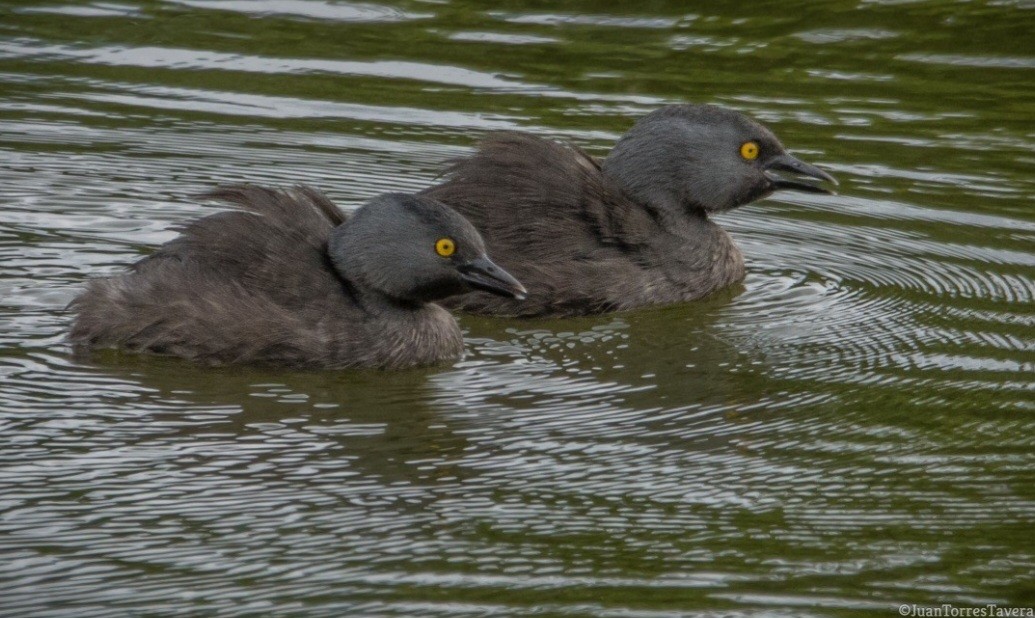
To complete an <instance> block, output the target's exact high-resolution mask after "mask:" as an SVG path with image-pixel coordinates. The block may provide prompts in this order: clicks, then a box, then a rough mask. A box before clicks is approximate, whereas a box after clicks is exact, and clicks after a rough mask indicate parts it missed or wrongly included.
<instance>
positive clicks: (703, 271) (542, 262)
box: [422, 105, 833, 316]
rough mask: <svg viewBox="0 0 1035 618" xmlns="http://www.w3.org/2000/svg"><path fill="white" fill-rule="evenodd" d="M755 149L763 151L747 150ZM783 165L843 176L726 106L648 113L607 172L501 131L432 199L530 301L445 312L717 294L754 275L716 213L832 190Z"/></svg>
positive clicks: (593, 305) (546, 311)
mask: <svg viewBox="0 0 1035 618" xmlns="http://www.w3.org/2000/svg"><path fill="white" fill-rule="evenodd" d="M748 142H752V143H754V144H755V150H754V151H753V152H751V151H742V148H743V146H744V145H745V144H746V143H748ZM742 152H748V153H749V155H750V154H754V155H755V157H752V158H750V159H749V158H747V157H745V156H744V155H743V154H742ZM773 170H784V171H792V172H794V173H798V174H802V175H806V176H811V177H814V178H820V179H826V180H833V179H832V178H831V177H830V176H829V175H828V174H826V173H825V172H822V171H820V170H819V169H818V168H815V167H813V166H811V165H808V164H806V163H803V162H801V161H798V160H797V159H795V158H794V157H792V156H790V155H789V154H787V153H786V151H785V150H784V149H783V146H782V145H781V144H780V143H779V141H778V140H777V139H776V137H775V136H774V135H773V134H772V133H771V132H770V131H769V130H768V129H766V128H765V127H763V126H762V125H760V124H758V123H757V122H754V121H753V120H751V119H749V118H747V117H746V116H744V115H743V114H739V113H737V112H734V111H732V110H728V109H723V108H717V107H713V106H690V105H673V106H668V107H665V108H662V109H660V110H657V111H655V112H653V113H651V114H649V115H648V116H646V117H644V118H643V119H641V120H640V122H638V123H637V124H636V126H634V127H633V128H632V129H631V130H630V131H629V132H628V133H626V135H625V136H624V137H623V138H622V139H621V140H620V141H619V142H618V144H617V145H616V146H615V148H614V149H613V150H612V152H611V154H610V155H609V156H608V157H607V159H606V160H604V161H603V162H601V163H598V162H597V161H596V160H594V159H593V158H592V157H591V156H589V155H588V154H586V153H585V152H583V151H582V150H580V149H579V148H577V147H575V146H570V145H566V144H561V143H558V142H554V141H551V140H546V139H543V138H540V137H536V136H533V135H529V134H525V133H516V132H511V133H497V134H493V135H490V136H489V137H488V138H487V139H486V140H485V141H484V142H482V143H481V145H480V146H479V148H478V150H477V151H476V152H475V153H474V154H473V155H472V156H470V157H468V158H465V159H463V160H460V161H458V162H456V163H455V164H454V165H453V166H452V167H451V168H450V169H449V170H448V174H449V177H448V179H447V180H446V181H445V182H443V183H442V184H440V185H437V186H434V187H431V188H429V189H427V190H425V191H424V192H423V193H422V195H424V196H427V197H431V198H433V199H436V200H439V201H441V202H443V203H445V204H448V205H449V206H451V207H453V208H454V209H456V210H457V211H458V212H459V213H461V214H462V215H464V216H465V217H467V218H468V219H469V220H470V221H471V223H473V224H474V225H475V227H476V228H478V230H479V231H480V232H481V234H482V236H483V238H484V239H485V242H486V244H487V246H488V248H489V251H490V252H491V253H492V254H493V255H494V256H495V257H496V259H497V260H498V261H499V262H500V264H501V265H502V266H503V267H504V268H507V269H508V270H510V271H511V272H513V273H514V274H515V276H517V277H518V278H520V279H521V280H522V281H524V282H525V283H526V284H528V286H529V290H530V294H529V296H528V298H527V299H526V300H522V301H515V300H512V299H504V298H494V297H490V296H487V295H485V294H481V293H473V294H468V295H465V296H462V297H457V298H454V299H451V300H449V301H448V302H447V303H446V305H447V306H450V307H455V308H460V309H462V310H464V311H470V312H474V313H486V314H492V315H513V316H570V315H580V314H592V313H601V312H607V311H617V310H623V309H631V308H634V307H639V306H643V305H649V304H666V303H675V302H682V301H689V300H695V299H698V298H701V297H704V296H707V295H708V294H711V293H712V292H714V291H716V290H720V289H722V288H725V287H728V286H730V285H732V284H734V283H736V282H737V281H740V280H741V279H742V278H743V277H744V262H743V258H742V256H741V253H740V251H739V250H738V249H737V247H736V246H735V245H734V243H733V240H732V239H731V238H730V236H729V235H728V234H727V233H726V232H725V231H723V230H722V229H721V228H720V227H719V226H718V225H716V224H715V223H713V222H712V221H711V220H710V219H709V213H712V212H718V211H723V210H728V209H730V208H735V207H737V206H740V205H742V204H746V203H749V202H751V201H753V200H756V199H759V198H761V197H764V196H766V195H768V194H769V193H771V192H772V191H774V190H777V189H782V188H794V189H799V190H806V191H824V192H825V190H824V189H821V188H819V187H817V186H815V185H811V184H805V183H801V182H797V181H792V180H785V179H782V178H779V177H775V176H773V175H772V171H773Z"/></svg>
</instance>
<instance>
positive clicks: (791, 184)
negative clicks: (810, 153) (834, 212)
mask: <svg viewBox="0 0 1035 618" xmlns="http://www.w3.org/2000/svg"><path fill="white" fill-rule="evenodd" d="M774 171H779V172H789V173H791V174H797V175H798V176H805V177H807V178H815V179H816V180H820V181H825V182H829V183H831V184H834V185H837V180H836V179H835V178H834V177H833V176H831V175H830V174H828V173H826V172H824V171H823V170H821V169H819V168H818V167H816V166H815V165H810V164H808V163H806V162H804V161H802V160H800V159H796V158H795V157H792V156H791V155H789V154H786V153H784V154H782V155H780V156H778V157H774V158H773V159H771V160H770V161H769V162H767V163H766V166H765V175H766V178H768V179H769V182H770V184H771V186H772V188H773V190H779V189H793V190H795V191H807V192H809V193H826V194H828V195H834V194H835V192H834V190H832V189H829V188H827V187H824V186H822V185H818V184H816V183H812V182H804V181H802V180H796V179H790V178H784V177H783V176H781V175H778V174H775V173H773V172H774Z"/></svg>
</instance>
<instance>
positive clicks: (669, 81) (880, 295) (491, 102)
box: [0, 0, 1035, 617]
mask: <svg viewBox="0 0 1035 618" xmlns="http://www.w3.org/2000/svg"><path fill="white" fill-rule="evenodd" d="M1033 29H1035V10H1033V6H1032V4H1031V3H1030V2H1025V1H1023V0H1018V1H1014V2H1010V1H1001V2H963V3H948V2H940V1H936V0H927V1H912V2H909V1H907V2H891V1H887V2H877V1H872V2H871V1H860V2H856V1H851V2H849V1H836V2H826V3H810V2H803V1H802V2H791V1H782V2H752V3H736V4H735V3H714V2H675V1H671V2H668V1H657V2H650V3H625V2H588V1H587V2H562V3H531V2H529V3H519V2H499V3H492V4H491V5H489V4H481V3H473V2H466V1H461V0H457V1H451V2H420V1H410V2H407V1H401V2H395V3H388V2H380V3H376V4H375V3H350V2H337V1H331V0H310V1H303V0H280V1H273V2H259V1H256V0H230V1H215V0H178V1H164V2H163V1H143V0H141V1H113V2H76V3H70V2H66V1H64V0H55V1H53V2H48V1H43V2H40V1H34V2H11V1H0V176H2V180H0V316H2V317H0V550H2V552H3V555H4V560H3V561H0V608H2V609H0V612H4V613H10V614H11V615H19V616H26V615H37V616H59V615H61V616H65V615H68V616H73V615H74V616H110V615H113V614H120V613H125V614H134V615H139V614H147V615H171V614H180V615H182V614H191V615H198V614H200V615H212V614H218V615H226V616H231V615H256V614H268V613H275V612H279V613H281V614H292V615H314V616H315V615H323V616H343V615H379V616H383V615H395V616H474V615H478V616H485V615H499V616H519V615H533V614H535V615H562V616H582V615H586V616H590V615H592V616H651V617H653V616H675V615H683V614H685V613H688V612H700V613H710V614H712V615H757V614H766V615H786V616H808V615H816V616H819V615H871V614H879V615H892V614H893V612H894V611H895V609H894V608H896V607H897V606H898V605H899V604H900V603H916V604H921V605H937V604H941V603H955V604H957V605H961V606H963V605H976V604H981V603H999V604H1017V605H1028V606H1030V605H1033V604H1035V586H1033V584H1032V582H1033V581H1035V540H1033V539H1035V535H1033V533H1032V530H1033V527H1035V404H1033V400H1035V397H1033V390H1035V379H1033V377H1032V376H1033V369H1035V362H1033V360H1032V359H1033V354H1032V353H1033V351H1035V350H1033V348H1035V342H1033V336H1032V333H1033V326H1035V311H1033V306H1035V305H1033V301H1035V275H1033V273H1035V269H1033V266H1035V253H1033V251H1032V247H1033V240H1035V215H1033V214H1032V213H1033V211H1032V196H1033V195H1035V179H1033V176H1032V169H1033V163H1035V156H1033V155H1032V151H1033V149H1035V131H1033V129H1032V126H1033V125H1032V120H1033V118H1035V104H1033V102H1032V101H1033V99H1035V97H1033V95H1035V88H1033V86H1032V84H1033V83H1035V48H1033V47H1032V44H1031V42H1030V41H1031V32H1032V31H1033ZM681 101H693V102H710V103H718V104H722V105H727V106H731V107H734V108H737V109H740V110H742V111H744V112H747V113H749V114H751V115H753V116H755V117H757V118H759V119H761V120H762V121H764V122H766V123H767V124H768V125H769V126H770V127H771V128H773V130H774V131H775V132H776V133H777V134H778V135H779V136H780V137H781V138H782V139H783V141H784V143H785V144H787V145H788V146H789V147H790V149H791V150H792V151H793V152H795V153H796V154H799V155H800V156H802V157H803V158H805V159H807V160H810V161H813V162H816V163H818V164H820V165H821V166H823V167H825V168H826V169H829V170H831V171H832V172H833V173H834V174H836V175H837V176H838V178H839V179H840V180H841V194H840V195H839V196H836V197H826V196H813V195H803V194H782V195H778V196H774V197H773V198H770V199H767V200H765V201H763V202H760V203H757V204H754V205H751V206H749V207H745V208H742V209H739V210H737V211H734V212H731V213H728V214H725V215H723V216H721V217H720V221H721V223H722V224H723V225H724V226H725V227H726V228H727V229H728V230H730V232H731V233H732V235H733V236H734V237H735V239H736V241H737V242H738V244H739V245H740V246H741V248H742V249H743V251H744V253H745V256H746V259H747V269H748V275H747V279H746V280H745V282H744V284H743V286H742V287H739V288H738V289H734V290H731V291H729V292H728V293H724V294H721V295H719V296H717V297H715V298H712V299H709V300H706V301H704V302H700V303H695V304H690V305H683V306H675V307H664V308H653V309H646V310H642V311H636V312H629V313H622V314H616V315H609V316H598V317H592V318H584V319H577V320H557V321H551V320H533V321H517V320H490V319H483V318H474V317H469V316H462V317H461V318H460V320H461V324H462V326H463V328H464V331H465V334H466V338H467V345H468V349H469V353H468V355H467V356H466V357H465V358H464V359H463V360H462V361H461V362H459V363H456V364H454V365H451V366H445V367H438V368H434V369H428V370H420V371H408V372H403V373H398V374H385V373H377V372H363V371H359V372H312V373H289V372H282V371H272V370H265V369H254V368H222V369H205V368H198V367H194V366H191V365H188V364H186V363H183V362H181V361H178V360H175V359H165V358H153V357H152V358H148V357H136V356H129V355H120V354H117V353H112V352H108V353H102V354H98V355H96V356H93V357H87V358H80V357H76V356H73V355H72V354H71V350H70V349H69V348H68V346H67V345H66V344H65V342H64V333H65V330H66V329H67V326H68V322H69V316H68V315H67V314H66V313H65V312H64V311H63V307H64V305H65V304H66V303H67V302H68V301H69V300H70V299H71V298H72V297H73V296H74V295H75V294H76V292H77V291H78V290H79V289H81V288H82V285H83V283H84V282H85V281H86V280H87V279H88V278H90V277H95V276H103V275H109V274H113V273H117V272H119V271H120V269H121V268H123V267H124V265H126V264H127V263H130V262H132V261H133V260H135V259H137V258H138V257H139V256H141V255H143V254H146V253H147V252H148V251H150V250H151V249H153V248H154V247H155V246H156V245H158V244H160V243H162V242H164V241H165V240H168V239H169V238H171V237H172V235H173V233H172V232H171V231H169V230H170V227H171V226H172V225H174V224H176V223H178V222H182V221H186V220H189V219H191V218H194V217H198V216H201V215H203V214H205V213H207V212H210V211H211V207H210V206H204V205H199V204H196V203H194V202H192V201H191V200H190V199H189V196H190V195H191V194H194V193H197V192H199V191H201V190H204V189H206V188H209V187H211V186H213V185H215V184H217V183H220V182H228V181H249V182H259V183H269V184H280V185H285V184H292V183H297V182H306V183H312V184H314V185H316V186H318V187H320V188H322V189H324V190H325V191H326V192H327V193H328V194H329V195H330V196H331V197H332V198H333V199H334V200H336V201H337V202H338V203H339V204H341V205H343V206H344V207H346V208H353V207H356V206H358V205H359V204H361V203H362V202H363V201H364V200H365V199H367V198H369V197H371V196H373V195H376V194H378V193H381V192H384V191H388V190H417V189H420V188H422V187H425V186H427V185H428V184H430V183H432V182H434V180H435V177H436V176H437V175H438V174H439V173H440V172H441V171H442V169H443V167H444V165H445V164H446V162H447V161H448V160H449V159H451V158H454V157H457V156H460V155H463V154H465V153H467V152H470V149H471V148H472V147H473V145H474V144H475V143H476V142H477V139H478V138H479V137H480V136H481V135H483V134H484V133H485V132H487V131H491V130H498V129H520V130H524V131H531V132H533V133H537V134H541V135H545V136H550V137H555V138H559V139H565V140H569V141H571V142H574V143H576V144H579V145H580V146H582V147H584V148H586V149H587V150H589V151H590V152H592V153H594V154H597V155H603V154H606V152H607V151H608V148H609V147H610V145H611V144H613V143H614V141H615V139H617V137H618V136H619V135H621V133H622V132H623V131H624V130H625V129H627V128H628V127H629V126H630V124H631V123H632V122H633V121H634V120H635V119H636V118H637V117H639V116H641V115H643V114H645V113H647V112H648V111H650V110H652V109H654V108H656V107H658V106H660V105H663V104H666V103H672V102H681Z"/></svg>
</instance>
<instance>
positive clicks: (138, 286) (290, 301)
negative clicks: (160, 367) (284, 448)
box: [70, 185, 462, 368]
mask: <svg viewBox="0 0 1035 618" xmlns="http://www.w3.org/2000/svg"><path fill="white" fill-rule="evenodd" d="M203 197H205V198H206V199H216V200H220V201H224V202H228V203H230V204H232V205H234V206H236V207H238V208H240V209H241V210H238V211H228V212H220V213H216V214H213V215H209V216H207V217H204V218H202V219H199V220H196V221H194V222H192V223H189V224H187V225H185V226H183V227H182V228H180V230H179V231H180V235H179V236H178V237H176V238H174V239H173V240H171V241H169V242H168V243H166V244H165V245H163V246H162V247H160V248H159V249H158V251H157V252H156V253H155V254H154V255H152V256H150V257H147V258H144V259H142V260H141V261H139V262H137V263H136V264H134V265H133V266H132V267H131V268H130V272H128V273H127V274H124V275H121V276H116V277H111V278H108V279H98V280H94V281H91V282H89V283H88V285H87V288H86V290H85V291H84V292H83V293H82V294H80V295H79V296H78V297H77V298H76V299H75V300H74V301H72V303H71V305H70V309H72V310H73V311H75V312H76V313H77V315H76V318H75V321H74V323H73V326H72V330H71V334H70V339H71V341H72V342H73V344H75V345H77V346H86V347H119V348H124V349H128V350H132V351H147V352H153V353H160V354H172V355H176V356H181V357H184V358H188V359H191V360H195V361H200V362H205V363H211V364H225V363H237V362H253V363H268V364H278V365H288V366H294V367H345V366H376V367H385V368H393V367H402V366H409V365H419V364H428V363H430V362H434V361H437V360H440V359H443V358H455V357H457V356H459V354H460V353H461V351H462V340H461V338H460V332H459V329H458V328H457V326H456V324H455V321H454V320H453V318H452V316H450V315H449V314H448V313H447V312H446V311H444V310H443V309H441V308H440V307H437V306H434V305H427V306H425V307H423V308H419V309H412V308H408V309H407V310H402V309H400V311H399V312H398V314H393V315H378V316H371V315H369V314H368V313H367V312H366V311H364V310H363V309H362V308H361V307H360V306H359V305H358V304H357V303H355V302H354V299H353V298H352V297H350V295H349V293H348V292H347V290H346V285H345V282H344V281H343V279H341V278H340V277H339V276H338V274H337V273H336V272H335V270H334V269H333V267H332V266H331V264H330V262H329V259H328V256H327V251H326V246H327V241H328V238H329V236H330V233H331V231H332V230H333V229H334V227H335V226H336V225H339V224H341V223H343V222H344V221H345V219H346V217H345V215H344V214H343V213H342V212H341V211H340V210H339V209H338V208H337V207H336V206H334V204H332V203H331V202H330V201H329V200H328V199H327V198H326V197H325V196H324V195H323V194H322V193H320V192H318V191H316V190H315V189H312V188H308V187H295V188H293V189H291V190H288V191H283V190H275V189H268V188H264V187H258V186H253V185H235V186H228V187H221V188H219V189H216V190H215V191H212V192H210V193H207V194H205V195H204V196H203ZM385 320H388V321H389V322H391V326H392V328H391V329H386V328H385V324H384V323H383V322H384V321H385Z"/></svg>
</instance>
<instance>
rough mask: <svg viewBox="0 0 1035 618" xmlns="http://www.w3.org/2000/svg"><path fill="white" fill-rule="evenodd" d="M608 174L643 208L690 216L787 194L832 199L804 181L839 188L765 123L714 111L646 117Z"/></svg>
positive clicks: (615, 153)
mask: <svg viewBox="0 0 1035 618" xmlns="http://www.w3.org/2000/svg"><path fill="white" fill-rule="evenodd" d="M603 170H604V173H605V174H607V175H608V176H609V177H610V178H612V179H613V180H615V181H617V182H618V184H619V185H621V187H622V188H623V189H624V190H625V191H626V192H627V193H628V194H629V195H630V196H631V197H632V198H633V199H635V200H637V201H639V202H640V203H644V204H651V205H654V206H657V207H659V208H667V209H670V210H681V211H686V212H695V211H696V212H704V213H712V212H722V211H725V210H729V209H731V208H736V207H737V206H743V205H744V204H748V203H750V202H753V201H755V200H757V199H760V198H763V197H766V196H767V195H769V194H771V193H772V192H774V191H778V190H782V189H793V190H798V191H808V192H813V193H833V192H832V191H831V190H830V189H828V188H826V187H824V186H823V185H821V184H817V183H811V182H806V181H804V180H802V178H811V179H815V180H820V181H826V182H828V183H832V184H835V185H836V184H837V181H836V180H834V177H833V176H831V175H830V174H828V173H826V172H824V171H823V170H821V169H819V168H818V167H816V166H814V165H810V164H808V163H805V162H804V161H801V160H800V159H798V158H796V157H794V156H792V155H791V154H790V153H788V152H787V150H786V149H785V148H784V147H783V145H782V144H781V143H780V140H778V139H777V138H776V136H775V135H773V133H772V131H770V130H769V129H767V128H766V127H764V126H763V125H761V124H760V123H758V122H756V121H754V120H752V119H751V118H748V117H747V116H745V115H744V114H741V113H740V112H736V111H734V110H731V109H726V108H722V107H716V106H713V105H671V106H667V107H663V108H661V109H659V110H656V111H654V112H652V113H650V114H648V115H646V116H644V117H643V118H642V119H640V120H639V122H637V123H636V124H635V125H634V126H633V127H632V129H630V130H629V131H628V132H627V133H626V134H625V135H624V136H622V138H621V139H620V140H619V141H618V143H617V144H616V145H615V147H614V149H613V150H612V151H611V153H610V154H609V155H608V157H607V159H605V160H604V163H603ZM787 174H789V175H790V177H788V176H786V175H787Z"/></svg>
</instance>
